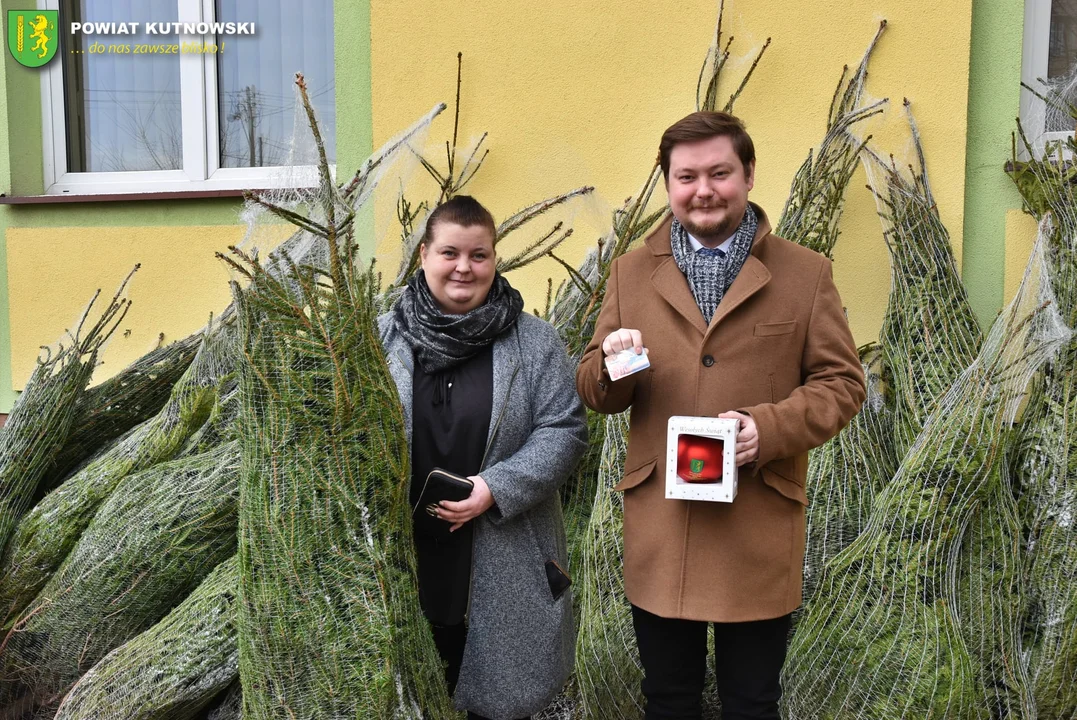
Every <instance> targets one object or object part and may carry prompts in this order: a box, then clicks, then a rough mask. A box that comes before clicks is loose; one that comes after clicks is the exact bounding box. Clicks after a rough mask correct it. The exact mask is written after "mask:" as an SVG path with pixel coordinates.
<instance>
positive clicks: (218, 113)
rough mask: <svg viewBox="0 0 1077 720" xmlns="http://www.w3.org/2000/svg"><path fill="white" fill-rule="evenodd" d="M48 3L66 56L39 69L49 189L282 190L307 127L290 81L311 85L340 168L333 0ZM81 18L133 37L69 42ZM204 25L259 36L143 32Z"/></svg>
mask: <svg viewBox="0 0 1077 720" xmlns="http://www.w3.org/2000/svg"><path fill="white" fill-rule="evenodd" d="M40 4H41V6H42V7H43V8H44V9H57V10H59V12H60V20H59V26H60V48H59V50H60V55H61V57H60V58H58V59H57V60H56V61H54V62H53V63H51V64H50V65H49V66H47V67H46V69H45V72H43V73H42V109H43V113H42V117H43V121H44V151H45V186H46V192H48V193H53V194H58V193H73V194H109V193H126V192H158V191H184V190H229V189H242V188H248V187H268V186H271V185H274V184H279V183H281V182H284V181H283V180H282V179H281V178H282V177H283V174H282V173H279V172H276V171H274V168H276V167H280V166H285V165H290V164H291V159H290V157H289V155H290V145H291V139H292V132H293V127H294V123H295V122H296V121H297V118H298V121H299V122H303V123H305V122H306V120H305V116H303V115H298V116H297V114H296V113H295V93H294V82H293V81H294V76H295V72H296V71H302V72H303V73H304V75H305V76H306V78H307V86H308V92H309V94H310V96H311V100H312V102H313V104H314V107H315V110H316V112H317V114H318V119H319V123H320V125H321V129H322V134H323V137H324V138H325V140H326V150H327V153H328V155H329V159H330V162H333V161H334V159H335V149H336V144H335V138H336V112H335V101H334V95H335V93H334V89H335V79H334V73H333V63H334V53H333V6H332V0H303V1H302V2H299V1H298V0H138V1H137V2H132V0H42V1H41V3H40ZM73 22H78V23H91V22H92V23H116V24H119V23H127V24H128V25H127V27H128V28H132V29H136V33H134V34H83V33H81V32H76V33H74V34H72V33H70V28H71V23H73ZM200 22H220V23H253V27H254V30H255V32H254V34H235V35H231V34H218V35H214V34H208V35H183V34H180V35H177V34H172V33H171V32H169V33H168V34H155V33H152V32H148V31H147V30H148V27H149V26H150V24H157V26H158V27H159V26H160V25H163V24H166V23H168V24H171V23H200ZM134 23H138V25H137V26H134V25H133V24H134ZM203 29H204V28H203ZM146 50H150V51H151V52H146ZM153 50H157V51H156V52H154V51H153ZM162 50H164V52H161V51H162ZM177 50H179V52H177ZM184 50H186V52H184ZM288 177H289V178H290V182H299V183H303V184H306V183H308V182H309V183H314V182H315V181H316V172H315V169H314V168H313V167H299V168H296V170H295V171H294V172H290V173H289V174H288Z"/></svg>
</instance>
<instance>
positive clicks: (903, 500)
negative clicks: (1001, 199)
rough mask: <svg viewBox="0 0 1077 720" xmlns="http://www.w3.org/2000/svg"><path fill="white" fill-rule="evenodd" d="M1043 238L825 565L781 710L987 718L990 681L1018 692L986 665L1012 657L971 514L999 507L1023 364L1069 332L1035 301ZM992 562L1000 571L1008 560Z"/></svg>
mask: <svg viewBox="0 0 1077 720" xmlns="http://www.w3.org/2000/svg"><path fill="white" fill-rule="evenodd" d="M1043 251H1044V248H1043V245H1042V244H1040V245H1038V246H1037V248H1036V251H1035V252H1034V253H1033V257H1032V259H1031V260H1030V262H1029V266H1028V270H1027V271H1026V275H1025V278H1024V281H1023V283H1022V285H1021V289H1020V290H1019V292H1018V295H1017V297H1016V298H1015V299H1014V301H1013V302H1012V303H1011V304H1010V305H1009V306H1008V307H1007V308H1006V309H1005V310H1004V311H1003V313H1002V314H1001V315H1000V316H999V318H998V319H997V320H996V322H995V324H994V326H993V327H992V329H991V333H990V335H989V336H988V338H987V339H986V340H985V342H984V343H983V346H982V348H981V350H980V352H979V354H978V355H977V357H976V359H975V361H974V362H973V363H972V364H971V365H969V366H968V367H967V368H965V369H964V370H963V371H962V372H961V373H960V375H959V376H958V378H957V379H956V381H955V382H954V383H953V385H952V386H951V387H950V389H949V390H948V391H946V392H945V394H944V395H943V396H942V397H941V399H939V400H938V401H936V402H935V403H934V409H933V411H932V412H931V414H930V415H929V417H928V420H927V422H926V424H925V425H924V427H923V430H922V431H921V432H920V433H919V435H918V436H917V438H916V440H915V442H914V443H913V444H912V446H911V447H910V449H909V451H908V453H907V454H906V455H905V457H904V459H903V460H902V463H901V467H900V469H899V470H898V472H897V474H896V476H895V477H894V478H893V479H892V480H891V481H890V483H889V484H887V486H886V487H885V488H884V489H883V490H882V492H881V493H880V494H879V495H878V496H877V497H876V500H875V503H874V505H873V507H872V513H871V516H870V518H869V520H868V524H867V527H866V528H865V530H864V531H863V533H861V535H860V536H859V537H858V538H857V539H856V540H855V541H854V542H853V543H852V545H850V546H849V547H848V548H847V549H846V550H845V551H844V552H842V553H841V554H839V555H838V556H837V557H835V558H834V559H833V560H832V561H831V562H830V563H829V564H828V565H827V566H826V568H825V571H824V576H823V581H822V583H821V585H820V586H819V588H818V589H817V591H816V593H815V596H814V598H813V599H812V602H811V603H810V604H809V605H808V606H807V607H806V608H805V611H804V614H803V616H802V618H801V620H800V622H799V624H798V626H797V631H796V634H795V636H794V638H793V641H792V646H791V647H790V653H789V662H788V663H787V665H786V669H785V674H784V682H783V685H784V687H785V689H786V696H785V710H786V715H787V716H788V717H790V718H800V717H803V718H835V717H841V718H888V717H962V718H965V717H968V718H977V717H984V718H986V717H992V716H993V715H994V714H995V713H996V712H997V710H996V709H995V707H994V706H993V703H994V702H995V701H996V700H997V698H998V697H999V690H998V688H1000V687H1004V688H1005V691H1004V692H1003V694H1005V695H1007V697H1009V696H1010V695H1011V693H1012V694H1014V695H1017V696H1019V695H1020V693H1021V692H1023V690H1022V689H1021V688H1020V687H1016V686H1010V685H1009V683H1010V682H1011V678H1007V677H1001V676H996V672H997V670H998V668H999V666H1001V665H1004V664H1005V663H1006V662H1007V661H1008V662H1009V663H1011V667H1012V663H1013V661H1014V658H1015V657H1016V654H1012V655H1007V653H1015V652H1016V648H1014V647H1012V646H1011V645H1010V643H1009V641H1010V640H1011V639H1012V633H1011V631H1012V629H1013V625H1012V623H1013V622H1014V621H1015V618H1014V617H1013V614H1012V613H1011V612H1009V607H1008V603H1010V602H1011V601H1010V600H1009V599H1008V598H1006V599H998V597H997V595H996V594H994V593H992V594H988V595H973V594H972V592H981V591H982V588H978V587H977V585H978V584H981V583H983V582H997V581H998V580H987V576H986V573H988V572H989V571H990V570H991V568H990V567H985V566H983V565H980V566H978V567H977V566H975V565H974V561H975V560H976V552H977V551H976V547H977V545H979V544H980V543H981V542H983V540H984V539H985V538H987V537H989V536H990V533H982V532H981V533H978V534H977V533H976V530H975V529H976V527H978V526H977V525H976V522H975V521H976V518H977V515H978V514H980V513H984V514H985V515H986V516H987V517H991V516H992V515H993V514H994V513H996V512H998V506H996V505H994V504H993V503H992V500H993V499H997V498H999V497H1002V496H1003V495H1004V494H1003V492H1002V488H1000V485H1002V471H1003V468H1004V467H1005V464H1004V450H1005V449H1006V446H1007V440H1008V438H1009V436H1010V432H1011V429H1010V428H1011V425H1012V423H1013V422H1014V420H1015V418H1016V416H1017V412H1018V410H1019V409H1020V407H1021V405H1022V402H1023V400H1024V398H1025V395H1026V392H1027V388H1028V387H1029V383H1030V382H1031V380H1032V378H1033V376H1034V375H1035V373H1036V372H1037V371H1038V370H1039V369H1040V368H1041V367H1042V366H1043V364H1044V363H1045V362H1046V361H1047V360H1048V359H1049V358H1050V357H1052V355H1053V354H1054V353H1055V352H1056V351H1057V350H1058V349H1059V347H1060V346H1061V345H1062V344H1063V343H1064V342H1065V341H1066V339H1067V338H1068V335H1069V333H1068V330H1067V329H1066V328H1065V326H1064V324H1063V323H1062V322H1061V317H1060V316H1059V315H1058V313H1057V311H1056V310H1055V309H1054V308H1053V307H1052V306H1051V305H1047V306H1045V305H1044V303H1045V301H1048V300H1050V299H1051V297H1052V294H1053V293H1052V291H1051V286H1050V283H1049V281H1048V278H1047V276H1046V274H1045V273H1044V272H1043ZM970 527H972V528H973V535H971V536H970V535H969V529H970ZM980 527H982V526H980ZM977 536H978V537H979V538H981V540H980V541H977V542H963V539H964V538H968V537H972V538H973V539H975V537H977ZM1000 549H1001V548H1000ZM998 564H999V565H1000V566H1001V572H1002V573H1003V574H1004V575H1005V576H1006V577H1004V578H1002V580H1003V581H1008V578H1009V577H1011V576H1012V573H1013V562H1012V561H1010V560H1006V559H1001V560H1000V561H999V562H998ZM1006 623H1011V625H1009V626H1007V625H1006ZM989 703H991V704H989Z"/></svg>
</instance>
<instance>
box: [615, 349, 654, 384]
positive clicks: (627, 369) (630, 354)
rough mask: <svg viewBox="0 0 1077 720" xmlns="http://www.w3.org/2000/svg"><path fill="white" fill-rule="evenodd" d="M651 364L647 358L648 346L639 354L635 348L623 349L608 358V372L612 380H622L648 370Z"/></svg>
mask: <svg viewBox="0 0 1077 720" xmlns="http://www.w3.org/2000/svg"><path fill="white" fill-rule="evenodd" d="M650 366H651V361H650V360H648V359H647V348H644V349H643V352H642V353H640V354H639V355H637V354H636V351H635V350H622V351H621V352H619V353H614V354H613V355H610V356H609V357H607V358H606V372H608V373H609V374H610V380H620V379H621V378H623V377H627V376H628V375H632V374H633V373H638V372H639V371H640V370H646V369H647V368H649V367H650Z"/></svg>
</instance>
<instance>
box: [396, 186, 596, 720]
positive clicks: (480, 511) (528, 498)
mask: <svg viewBox="0 0 1077 720" xmlns="http://www.w3.org/2000/svg"><path fill="white" fill-rule="evenodd" d="M495 234H496V229H495V226H494V220H493V217H492V216H491V215H490V213H489V212H488V211H487V210H486V208H484V207H483V206H482V205H480V204H479V203H478V202H477V201H476V200H474V199H473V198H471V197H468V196H466V195H458V196H456V197H454V198H452V199H451V200H449V201H447V202H445V203H444V204H442V205H440V206H438V207H437V208H436V209H435V210H434V212H433V213H431V215H430V218H429V220H428V221H427V227H426V235H425V237H424V238H423V243H422V245H421V246H420V250H419V252H420V257H421V260H422V269H421V270H420V271H419V272H418V273H416V274H415V276H414V277H412V279H411V280H410V281H409V282H408V286H407V288H406V290H405V291H404V293H403V295H402V296H401V298H400V300H399V302H398V303H397V305H396V306H395V308H394V309H393V310H392V311H390V312H389V313H386V314H385V315H383V316H381V317H380V318H379V326H380V329H381V336H382V343H383V345H384V347H385V350H386V356H387V357H388V360H389V369H390V372H391V373H392V376H393V379H394V380H395V382H396V385H397V389H398V390H399V392H400V400H401V403H402V404H403V406H404V416H405V420H406V422H407V430H408V442H409V445H410V447H411V460H412V477H411V500H412V506H413V507H414V505H415V502H416V501H417V499H418V494H419V492H420V491H421V488H422V484H423V482H424V481H425V480H426V476H427V474H428V473H429V472H430V470H431V469H433V468H434V467H440V468H442V469H445V470H448V471H450V472H454V473H456V474H458V475H463V476H467V477H469V478H470V479H471V480H472V481H473V482H474V484H475V485H474V489H473V490H472V492H471V495H470V497H468V498H467V499H465V500H462V501H460V502H449V501H445V502H442V503H441V504H440V506H439V508H438V510H437V515H438V517H440V518H441V519H442V520H444V521H445V522H447V523H450V524H451V530H452V532H451V533H450V534H449V539H448V540H437V539H433V538H430V537H425V536H423V535H422V534H420V533H416V537H415V546H416V551H417V555H418V569H419V599H420V603H421V605H422V608H423V612H424V613H425V615H426V617H427V619H429V620H430V623H431V625H432V626H433V629H434V639H435V642H436V644H437V647H438V652H439V653H440V654H441V657H442V659H443V660H444V661H445V663H446V665H447V669H446V682H447V684H448V686H449V692H450V693H454V692H455V694H454V700H455V704H456V707H457V708H458V709H461V710H467V711H468V717H469V718H471V719H472V720H485V719H486V718H491V719H492V720H512V719H514V718H521V717H524V716H528V715H530V714H532V713H535V712H538V711H539V710H541V709H542V708H543V707H545V706H546V705H547V704H548V703H549V702H550V700H552V699H553V697H554V696H555V695H556V694H557V693H558V692H559V691H560V689H561V687H562V686H563V685H564V683H565V681H566V680H567V678H568V676H569V673H570V672H571V670H572V664H573V650H574V642H573V628H572V600H571V591H565V592H563V593H559V594H557V596H556V597H555V591H554V590H553V589H551V581H550V580H549V579H548V577H547V572H546V564H547V562H548V561H553V562H555V563H557V565H558V566H560V567H562V568H565V567H567V564H566V559H567V553H566V547H565V530H564V521H563V518H562V514H561V503H560V499H559V497H558V486H560V484H561V483H562V482H564V481H565V480H567V479H568V477H569V476H570V474H571V473H572V471H573V469H574V468H575V466H576V462H577V461H578V460H579V458H580V456H581V455H582V454H583V451H584V449H585V447H586V443H587V426H586V421H585V416H584V411H583V407H582V405H581V404H580V401H579V398H578V396H577V394H576V389H575V387H576V386H575V378H574V369H573V368H572V367H571V365H570V362H569V360H568V357H567V356H566V354H565V350H564V346H563V345H562V343H561V340H560V338H558V336H557V333H556V331H555V330H554V329H553V328H552V327H551V326H550V325H549V324H548V323H546V322H544V321H543V320H540V319H538V318H536V317H534V316H532V315H529V314H526V313H522V312H521V311H522V310H523V299H522V298H521V296H520V293H519V292H517V291H516V290H514V289H513V288H512V286H510V285H509V283H508V281H507V280H505V278H503V277H502V276H501V275H500V274H498V273H497V271H496V264H497V258H496V255H495V252H494V237H495Z"/></svg>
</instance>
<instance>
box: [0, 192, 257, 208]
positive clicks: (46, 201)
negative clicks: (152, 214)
mask: <svg viewBox="0 0 1077 720" xmlns="http://www.w3.org/2000/svg"><path fill="white" fill-rule="evenodd" d="M252 192H263V191H262V190H261V189H254V190H252ZM243 193H244V191H243V190H172V191H167V192H142V193H101V194H96V195H92V194H91V195H83V194H75V193H58V194H55V195H5V194H0V205H51V204H66V203H96V202H137V201H141V200H202V199H205V198H241V197H243Z"/></svg>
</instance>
